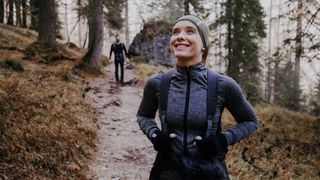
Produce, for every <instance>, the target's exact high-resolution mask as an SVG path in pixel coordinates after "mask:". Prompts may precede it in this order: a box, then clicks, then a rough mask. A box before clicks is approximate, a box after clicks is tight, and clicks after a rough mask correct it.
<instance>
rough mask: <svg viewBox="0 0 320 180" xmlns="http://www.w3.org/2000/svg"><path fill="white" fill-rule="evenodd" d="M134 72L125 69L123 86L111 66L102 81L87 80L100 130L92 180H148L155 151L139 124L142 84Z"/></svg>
mask: <svg viewBox="0 0 320 180" xmlns="http://www.w3.org/2000/svg"><path fill="white" fill-rule="evenodd" d="M132 68H133V65H128V64H127V65H126V69H125V84H124V85H120V84H118V83H116V82H115V79H114V66H113V65H112V64H111V65H109V66H107V67H106V68H105V69H104V74H105V75H104V76H103V77H101V78H98V79H97V78H95V79H89V80H88V82H90V83H89V91H88V93H87V97H89V99H88V100H90V101H92V103H93V104H94V105H95V107H96V109H97V113H98V114H97V117H98V129H99V130H98V139H99V144H98V147H97V153H96V158H95V160H94V161H93V162H92V164H91V166H90V174H89V177H88V178H89V179H121V180H124V179H147V178H148V175H149V172H150V168H151V166H152V163H153V161H154V157H155V151H154V150H153V148H152V145H151V143H150V142H149V140H148V139H147V138H146V137H145V135H144V134H143V133H142V131H141V130H140V129H139V126H138V124H137V122H136V113H137V109H138V106H139V103H140V101H141V97H142V88H141V87H142V86H143V82H141V81H138V80H137V79H136V78H135V76H134V73H133V70H132Z"/></svg>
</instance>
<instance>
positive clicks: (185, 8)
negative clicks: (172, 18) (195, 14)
mask: <svg viewBox="0 0 320 180" xmlns="http://www.w3.org/2000/svg"><path fill="white" fill-rule="evenodd" d="M183 7H184V15H189V14H190V10H189V0H184V2H183Z"/></svg>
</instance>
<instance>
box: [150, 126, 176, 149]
mask: <svg viewBox="0 0 320 180" xmlns="http://www.w3.org/2000/svg"><path fill="white" fill-rule="evenodd" d="M170 141H171V139H170V137H169V136H167V135H165V134H163V133H162V132H161V131H160V130H156V131H155V132H154V133H153V134H152V137H151V142H152V144H153V148H154V149H155V150H156V151H158V152H168V151H169V149H170Z"/></svg>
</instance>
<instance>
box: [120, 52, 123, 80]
mask: <svg viewBox="0 0 320 180" xmlns="http://www.w3.org/2000/svg"><path fill="white" fill-rule="evenodd" d="M120 71H121V82H122V83H123V78H124V77H123V76H124V60H123V58H122V60H121V61H120Z"/></svg>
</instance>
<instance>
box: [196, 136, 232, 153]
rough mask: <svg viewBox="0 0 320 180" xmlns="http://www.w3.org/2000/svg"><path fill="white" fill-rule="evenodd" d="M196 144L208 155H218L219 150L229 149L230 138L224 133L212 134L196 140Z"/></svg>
mask: <svg viewBox="0 0 320 180" xmlns="http://www.w3.org/2000/svg"><path fill="white" fill-rule="evenodd" d="M196 145H197V146H198V147H200V148H201V150H203V152H204V153H205V154H206V155H208V156H211V157H213V156H216V155H217V154H218V153H219V152H221V151H223V152H226V151H227V147H228V140H227V137H226V136H225V135H224V134H222V133H217V134H215V135H210V136H208V137H206V138H204V139H203V140H196Z"/></svg>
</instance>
